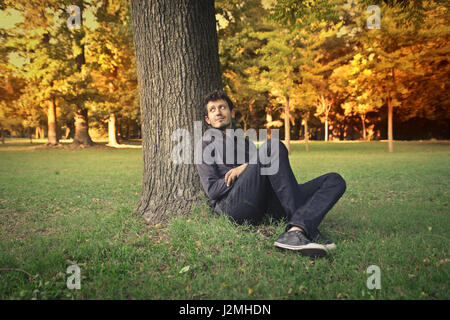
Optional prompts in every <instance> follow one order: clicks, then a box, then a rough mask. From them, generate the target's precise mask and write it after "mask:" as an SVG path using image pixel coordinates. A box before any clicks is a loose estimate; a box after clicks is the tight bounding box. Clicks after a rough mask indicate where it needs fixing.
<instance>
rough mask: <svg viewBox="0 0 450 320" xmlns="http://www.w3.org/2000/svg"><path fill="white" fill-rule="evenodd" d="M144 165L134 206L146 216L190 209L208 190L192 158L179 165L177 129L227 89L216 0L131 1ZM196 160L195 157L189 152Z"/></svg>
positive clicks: (159, 217)
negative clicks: (214, 93)
mask: <svg viewBox="0 0 450 320" xmlns="http://www.w3.org/2000/svg"><path fill="white" fill-rule="evenodd" d="M131 17H132V21H133V35H134V43H135V48H136V64H137V76H138V83H139V92H140V105H141V114H142V139H143V141H142V146H143V159H144V170H143V177H142V191H141V197H140V202H139V204H138V206H137V208H136V211H137V212H138V213H140V214H142V215H143V216H144V218H145V220H146V222H147V223H152V224H153V223H164V222H166V221H168V219H169V218H171V217H173V216H175V215H180V214H188V213H190V212H191V209H192V207H193V205H195V204H197V203H198V201H199V200H200V199H201V196H202V194H203V191H202V189H201V185H200V180H199V177H198V174H197V170H196V167H195V165H194V164H175V163H174V162H173V161H172V160H171V154H172V150H173V148H174V147H175V146H177V145H178V144H179V143H180V141H179V140H178V141H171V135H172V133H173V132H174V131H175V130H176V129H187V130H188V131H189V132H190V139H189V140H190V141H189V142H190V144H191V148H190V152H192V150H193V143H194V141H193V138H195V137H194V134H193V133H194V121H202V120H203V116H202V114H203V107H202V106H201V100H202V97H203V96H204V95H205V94H206V93H208V92H210V91H212V90H214V89H221V88H222V82H221V75H220V64H219V56H218V43H217V34H216V19H215V12H214V1H211V0H202V1H189V0H177V1H172V0H149V1H139V0H131ZM191 159H193V157H191Z"/></svg>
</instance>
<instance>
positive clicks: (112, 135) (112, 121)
mask: <svg viewBox="0 0 450 320" xmlns="http://www.w3.org/2000/svg"><path fill="white" fill-rule="evenodd" d="M108 140H109V142H108V145H109V146H117V145H118V143H117V139H116V115H115V114H114V113H111V114H110V115H109V120H108Z"/></svg>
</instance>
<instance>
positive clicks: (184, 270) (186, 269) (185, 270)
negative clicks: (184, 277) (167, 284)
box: [179, 266, 191, 273]
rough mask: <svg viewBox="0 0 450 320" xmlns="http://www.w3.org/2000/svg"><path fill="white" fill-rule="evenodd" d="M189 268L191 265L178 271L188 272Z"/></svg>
mask: <svg viewBox="0 0 450 320" xmlns="http://www.w3.org/2000/svg"><path fill="white" fill-rule="evenodd" d="M190 268H191V266H185V267H183V268H182V269H181V270H180V272H179V273H185V272H188V271H189V269H190Z"/></svg>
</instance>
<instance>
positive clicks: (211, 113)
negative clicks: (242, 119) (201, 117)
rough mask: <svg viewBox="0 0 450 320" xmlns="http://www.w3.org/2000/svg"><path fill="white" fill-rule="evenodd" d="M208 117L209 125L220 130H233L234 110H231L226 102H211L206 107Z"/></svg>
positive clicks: (206, 117)
mask: <svg viewBox="0 0 450 320" xmlns="http://www.w3.org/2000/svg"><path fill="white" fill-rule="evenodd" d="M206 110H207V111H208V115H207V116H205V121H206V123H207V124H209V125H211V126H212V127H213V128H216V129H219V130H225V129H231V120H232V119H234V117H235V114H234V109H233V110H230V107H229V106H228V103H227V102H226V101H225V100H222V99H220V100H216V101H210V102H208V104H207V105H206Z"/></svg>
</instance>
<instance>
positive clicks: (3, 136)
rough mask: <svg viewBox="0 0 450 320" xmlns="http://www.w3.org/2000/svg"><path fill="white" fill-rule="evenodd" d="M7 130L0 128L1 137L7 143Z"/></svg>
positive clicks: (3, 142)
mask: <svg viewBox="0 0 450 320" xmlns="http://www.w3.org/2000/svg"><path fill="white" fill-rule="evenodd" d="M5 135H6V134H5V131H4V130H3V128H0V137H1V140H2V144H5Z"/></svg>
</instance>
